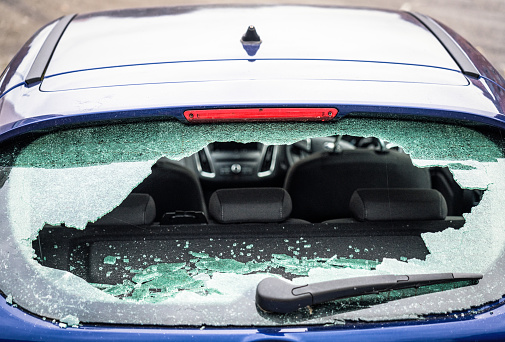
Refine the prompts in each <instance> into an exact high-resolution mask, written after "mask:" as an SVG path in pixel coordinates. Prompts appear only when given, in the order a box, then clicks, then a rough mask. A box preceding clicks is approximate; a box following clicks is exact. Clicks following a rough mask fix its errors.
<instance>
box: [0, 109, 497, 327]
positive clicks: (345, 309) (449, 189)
mask: <svg viewBox="0 0 505 342" xmlns="http://www.w3.org/2000/svg"><path fill="white" fill-rule="evenodd" d="M495 135H496V136H498V137H499V132H498V131H496V132H495V133H492V132H491V133H490V132H489V130H483V129H481V128H479V129H477V128H469V127H464V126H460V125H456V124H451V123H433V122H418V121H409V120H389V119H370V118H367V119H363V118H346V119H342V120H340V121H337V122H332V123H237V124H206V125H184V124H182V123H179V122H177V121H150V122H141V123H139V122H137V123H124V124H114V125H108V126H96V127H83V128H74V129H67V130H61V131H57V132H53V133H48V134H45V135H42V136H41V137H39V138H37V139H34V140H33V141H32V142H31V143H29V144H27V145H26V146H25V145H23V146H21V145H19V146H15V149H14V151H15V152H12V151H10V150H9V151H10V152H8V151H7V149H4V151H5V152H4V155H3V157H2V160H3V168H2V173H3V177H2V181H3V186H2V187H1V188H0V198H1V200H0V203H1V204H0V206H1V210H0V219H1V220H2V222H4V224H3V225H2V226H1V228H0V229H1V230H2V236H3V237H4V241H3V242H2V246H3V248H2V251H4V252H6V253H8V254H9V257H8V258H7V257H5V256H4V257H2V258H1V260H0V265H1V267H0V290H2V291H3V293H4V294H6V295H8V296H9V298H10V300H11V301H12V302H13V303H15V304H16V305H19V306H20V307H22V308H24V309H26V310H28V311H29V312H32V313H34V314H37V315H39V316H42V317H47V318H50V319H55V320H58V321H61V322H66V323H68V324H71V325H76V324H79V323H123V324H153V325H168V326H181V325H191V326H203V325H205V326H207V325H209V326H229V325H235V326H252V325H255V326H261V325H263V326H272V325H297V324H301V325H306V324H342V323H343V322H345V321H355V320H371V321H383V320H398V319H416V318H422V317H425V316H426V315H430V314H442V313H448V312H463V311H464V310H470V309H472V308H474V309H475V310H477V309H476V308H477V307H479V306H482V305H483V304H486V303H489V302H492V301H495V300H498V299H500V298H501V297H502V295H503V290H502V289H503V285H504V284H503V282H504V281H505V280H503V279H505V278H504V277H503V274H502V273H501V271H499V269H500V265H502V264H503V263H504V261H505V260H504V258H503V247H504V246H505V233H504V232H503V231H504V230H503V226H502V222H503V213H502V209H501V203H503V193H504V192H503V190H504V188H505V181H504V179H505V177H504V176H505V168H504V165H505V164H504V159H503V147H502V146H501V142H500V140H499V139H497V138H496V137H495ZM317 144H319V145H320V147H319V150H318V149H317V148H316V147H315V146H316V145H317ZM309 145H311V146H312V147H311V149H312V150H311V151H309V149H308V147H307V146H309ZM206 151H207V152H206ZM349 151H353V152H349ZM206 153H210V159H211V160H213V163H214V164H212V163H210V164H209V161H208V160H207V158H208V157H209V155H207V154H206ZM255 153H256V154H257V156H258V158H262V159H259V160H262V162H261V165H254V162H250V161H248V160H246V159H247V158H245V157H243V156H244V155H247V156H248V158H249V157H251V158H253V156H254V155H255ZM267 155H270V157H269V158H270V159H268V161H265V160H266V159H265V158H267V157H266V156H267ZM273 156H275V158H277V159H275V158H274V157H273ZM333 156H346V158H348V159H349V161H346V163H343V164H339V165H340V166H339V167H337V168H335V169H332V168H331V167H332V166H331V165H330V164H332V163H333V161H332V162H331V163H330V162H328V160H329V159H330V158H333ZM212 158H215V159H212ZM219 158H221V159H219ZM223 158H224V159H223ZM241 158H242V159H241ZM388 158H389V159H388ZM237 160H240V163H238V162H236V161H237ZM312 160H317V161H321V164H320V166H317V167H316V168H315V169H305V167H307V165H309V164H310V163H309V162H308V161H312ZM228 162H229V163H230V165H228V164H226V163H228ZM248 163H250V164H248ZM265 163H266V164H265ZM269 163H270V164H269ZM339 163H340V162H339ZM381 163H382V164H381ZM402 163H404V164H402ZM237 164H239V166H240V170H238V167H237V166H236V165H237ZM274 164H275V165H277V166H276V167H272V165H274ZM379 164H380V165H379ZM233 165H235V168H234V167H233ZM265 165H266V166H265ZM332 165H333V164H332ZM377 165H379V166H377ZM375 167H377V170H378V171H373V170H375V169H374V168H375ZM207 168H208V169H207ZM248 168H249V169H250V171H247V170H249V169H248ZM255 168H257V169H255ZM407 169H408V170H407ZM160 170H169V171H167V173H166V174H163V175H161V176H160V175H159V174H160V173H161V171H160ZM227 170H230V171H227ZM234 170H235V171H234ZM237 170H238V172H239V173H241V174H246V173H245V172H246V171H247V172H251V173H253V174H254V175H255V177H256V175H257V177H256V178H257V181H254V180H252V178H248V181H247V182H241V181H240V179H239V178H237V177H235V176H234V175H233V173H234V172H237ZM314 170H315V171H314ZM381 170H386V171H385V173H384V175H385V177H386V179H380V177H382V173H381V172H382V171H381ZM267 171H268V172H270V171H271V172H270V173H268V172H267ZM319 171H321V172H319ZM226 172H230V175H229V176H228V175H227V174H226ZM361 172H362V176H360V175H361ZM367 172H368V173H367ZM176 174H185V175H187V177H188V179H190V180H189V181H187V183H186V180H182V179H181V178H174V177H175V176H174V175H176ZM237 174H238V173H237ZM295 174H296V175H295ZM406 174H407V176H405V175H406ZM212 175H214V176H212ZM219 175H222V177H230V178H219V177H220V176H219ZM156 177H158V178H156ZM213 177H214V178H213ZM234 177H235V178H234ZM297 177H298V178H301V179H302V180H301V181H298V180H297V179H298V178H297ZM403 177H405V179H404V178H403ZM256 178H255V179H256ZM191 179H193V180H196V182H193V181H191ZM218 179H228V180H229V181H222V182H218ZM376 179H377V180H376ZM149 182H150V183H149ZM164 182H173V183H177V184H179V190H178V191H179V193H177V194H174V193H171V192H174V191H175V190H169V189H173V188H165V185H166V184H165V183H164ZM354 182H355V183H356V184H357V185H356V189H354V188H352V187H351V188H350V185H349V184H350V183H354ZM374 182H377V183H380V186H375V185H376V184H375V183H374ZM194 184H197V185H196V188H197V189H196V190H194V191H195V192H194V193H193V192H192V191H193V190H192V187H193V185H194ZM307 184H308V185H307ZM334 184H340V185H338V186H337V185H334ZM306 185H307V186H306ZM304 186H306V188H304ZM200 187H201V188H203V190H199V188H200ZM318 187H320V188H318ZM333 187H334V188H333ZM326 188H327V189H326ZM314 189H320V190H317V191H312V190H314ZM344 189H346V190H345V191H344ZM349 189H350V190H349ZM388 189H389V190H388ZM391 189H393V190H391ZM132 190H133V191H132ZM326 190H328V191H327V193H326V194H324V192H326ZM199 191H201V200H197V201H194V199H195V197H198V196H200V193H199ZM346 191H347V192H348V195H346V196H347V197H346V196H344V195H342V194H343V193H344V192H346ZM286 193H287V194H288V195H286ZM370 194H371V195H370ZM432 195H433V196H434V197H433V198H435V199H437V200H440V201H441V202H440V203H442V202H443V205H440V204H439V202H434V201H432V200H431V199H429V200H426V201H427V202H426V203H428V202H429V204H426V203H424V202H422V201H421V202H419V203H418V204H417V207H416V204H412V203H411V202H412V198H416V199H419V198H425V197H426V196H427V197H426V198H428V197H429V198H431V197H430V196H432ZM170 196H172V197H174V196H175V199H174V200H173V201H175V202H176V203H178V204H179V205H181V206H183V207H182V208H179V209H180V210H175V211H172V210H169V211H165V209H164V207H163V208H162V205H161V203H162V202H163V201H164V200H163V199H160V198H168V197H170ZM286 196H289V198H290V200H289V201H290V202H289V203H288V202H286V201H287V200H286V199H285V198H286ZM325 196H329V197H325ZM332 196H334V197H332ZM339 196H340V197H339ZM367 196H372V197H373V196H376V197H378V198H379V200H378V202H377V201H376V200H373V199H372V200H370V201H369V199H368V197H367ZM389 196H390V197H389ZM395 196H396V197H395ZM385 197H387V199H386V200H384V198H385ZM328 198H329V199H328ZM350 198H351V199H350ZM356 198H357V199H356ZM360 199H361V200H362V202H359V200H360ZM185 201H188V203H189V202H192V203H193V204H191V205H190V204H187V205H186V204H185V205H182V204H181V203H186V202H185ZM352 201H354V202H356V201H358V202H359V203H358V204H356V203H354V204H353V203H350V202H352ZM165 202H166V203H165ZM165 202H163V203H164V204H163V205H165V204H166V205H167V206H169V205H170V203H169V201H168V200H166V201H165ZM360 203H361V204H360ZM184 206H185V207H184ZM321 207H322V209H323V210H322V211H321V212H324V214H318V212H319V209H321ZM286 208H289V210H288V209H286ZM332 208H334V209H332ZM360 208H361V209H363V208H364V209H363V210H361V209H360ZM283 210H286V211H284V212H283ZM360 210H361V211H360ZM337 213H338V214H337ZM332 215H333V216H332ZM425 273H480V274H483V279H482V280H480V281H479V283H478V284H474V283H472V284H468V283H462V284H450V285H448V284H444V285H437V286H432V287H428V288H423V289H415V290H403V291H396V292H395V291H393V292H388V293H385V294H376V295H366V296H361V297H359V298H356V297H354V298H347V299H343V300H339V301H334V302H331V303H328V304H323V305H318V306H314V307H311V308H302V309H300V310H298V311H296V312H294V313H291V314H285V315H281V314H272V313H268V312H263V311H262V310H261V309H259V308H258V307H257V306H256V305H255V290H256V286H257V285H258V283H259V282H260V281H261V280H262V279H264V278H266V277H269V276H274V277H282V278H284V279H287V280H289V281H292V282H293V283H295V284H306V283H314V282H320V281H327V280H334V279H345V278H351V277H358V276H368V275H386V274H396V275H401V274H425Z"/></svg>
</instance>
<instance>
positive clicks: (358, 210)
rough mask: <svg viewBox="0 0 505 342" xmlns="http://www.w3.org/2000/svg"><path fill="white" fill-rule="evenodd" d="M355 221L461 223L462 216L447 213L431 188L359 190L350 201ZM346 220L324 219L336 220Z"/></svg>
mask: <svg viewBox="0 0 505 342" xmlns="http://www.w3.org/2000/svg"><path fill="white" fill-rule="evenodd" d="M349 210H350V212H351V214H352V218H353V219H354V221H360V222H363V221H373V222H380V221H389V222H391V221H442V222H445V221H450V222H451V223H453V222H454V224H455V226H458V227H460V226H462V225H463V224H464V219H463V217H461V216H456V217H454V216H451V217H448V216H447V203H446V201H445V199H444V197H443V196H442V194H441V193H440V192H438V191H437V190H434V189H406V188H404V189H402V188H400V189H398V188H396V189H392V188H378V189H358V190H356V191H354V193H353V194H352V196H351V200H350V202H349ZM343 220H345V221H346V222H348V221H349V219H334V220H327V221H325V223H339V222H343Z"/></svg>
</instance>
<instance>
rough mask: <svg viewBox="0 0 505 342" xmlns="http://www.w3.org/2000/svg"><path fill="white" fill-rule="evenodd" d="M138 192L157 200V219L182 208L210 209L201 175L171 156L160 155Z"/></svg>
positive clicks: (134, 190)
mask: <svg viewBox="0 0 505 342" xmlns="http://www.w3.org/2000/svg"><path fill="white" fill-rule="evenodd" d="M133 192H134V193H145V194H149V195H150V196H151V197H152V198H153V199H154V203H155V204H156V218H155V221H156V222H160V221H161V218H162V217H163V215H164V214H166V213H168V212H178V211H186V212H189V211H194V212H203V213H204V214H205V215H206V213H207V210H206V206H205V201H204V198H203V192H202V188H201V186H200V182H199V180H198V178H197V176H196V175H195V174H194V173H193V172H191V171H190V170H189V169H187V168H186V167H184V166H182V165H180V164H177V163H176V162H174V161H171V160H169V159H168V158H165V157H163V158H160V159H159V160H158V161H157V162H156V164H154V165H153V167H152V173H151V174H150V175H149V176H148V177H147V178H146V179H144V181H143V182H142V183H140V184H139V185H138V186H137V187H136V188H135V189H133Z"/></svg>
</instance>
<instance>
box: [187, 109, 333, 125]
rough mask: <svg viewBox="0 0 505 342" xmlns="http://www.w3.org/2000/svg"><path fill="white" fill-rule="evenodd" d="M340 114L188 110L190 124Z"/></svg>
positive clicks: (328, 111) (319, 118) (330, 111)
mask: <svg viewBox="0 0 505 342" xmlns="http://www.w3.org/2000/svg"><path fill="white" fill-rule="evenodd" d="M337 113H338V110H337V109H336V108H239V109H198V110H186V111H185V112H184V117H185V118H186V120H188V121H189V122H233V121H327V120H331V119H333V118H334V117H335V116H336V115H337Z"/></svg>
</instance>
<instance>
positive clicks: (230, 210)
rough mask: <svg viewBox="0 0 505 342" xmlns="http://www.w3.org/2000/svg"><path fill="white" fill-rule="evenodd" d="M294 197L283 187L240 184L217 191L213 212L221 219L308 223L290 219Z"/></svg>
mask: <svg viewBox="0 0 505 342" xmlns="http://www.w3.org/2000/svg"><path fill="white" fill-rule="evenodd" d="M291 209H292V204H291V197H290V196H289V194H288V193H287V191H286V190H284V189H282V188H240V189H221V190H217V191H215V192H214V193H213V194H212V196H211V197H210V200H209V213H210V216H211V217H212V218H213V219H214V220H215V221H216V222H218V223H225V224H226V223H281V222H286V223H308V222H307V221H304V220H297V219H289V216H290V215H291Z"/></svg>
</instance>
